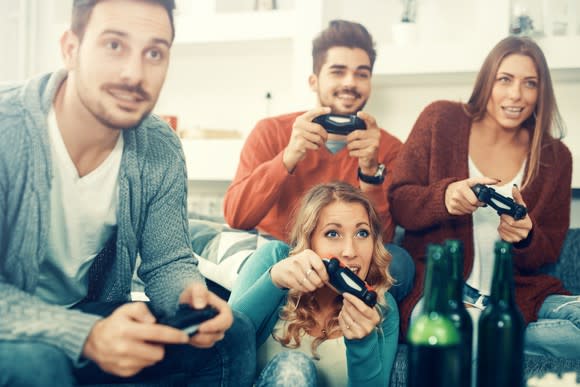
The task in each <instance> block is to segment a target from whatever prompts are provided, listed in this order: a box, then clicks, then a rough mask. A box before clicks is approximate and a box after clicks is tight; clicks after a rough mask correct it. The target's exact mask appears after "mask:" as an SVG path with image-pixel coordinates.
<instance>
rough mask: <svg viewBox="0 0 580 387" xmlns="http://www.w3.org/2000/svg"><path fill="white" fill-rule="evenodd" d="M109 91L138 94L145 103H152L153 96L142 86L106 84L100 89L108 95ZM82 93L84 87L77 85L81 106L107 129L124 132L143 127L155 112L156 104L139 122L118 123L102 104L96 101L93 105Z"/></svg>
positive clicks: (144, 113)
mask: <svg viewBox="0 0 580 387" xmlns="http://www.w3.org/2000/svg"><path fill="white" fill-rule="evenodd" d="M109 89H117V90H123V91H125V92H129V93H136V94H138V95H139V97H140V98H141V99H142V100H143V101H150V100H151V96H150V95H149V93H147V92H146V91H145V90H143V88H142V87H141V85H137V86H130V85H125V84H112V83H107V84H104V85H102V86H100V87H99V90H101V91H104V92H105V93H108V90H109ZM82 91H83V87H82V85H79V84H78V83H77V95H78V97H79V100H80V102H81V104H82V105H83V106H84V107H85V109H87V111H89V113H91V115H92V116H93V117H94V118H95V119H96V120H97V121H98V122H99V123H100V124H102V125H103V126H106V127H107V128H109V129H111V130H124V129H131V128H135V127H138V126H139V125H141V123H142V122H143V120H144V119H145V118H146V117H147V116H148V115H149V114H150V113H151V111H152V110H153V106H154V104H153V105H152V107H151V108H150V109H148V110H146V111H144V112H143V114H142V115H141V117H140V118H139V119H138V120H135V122H130V123H120V122H118V121H116V120H115V119H114V117H112V116H111V115H110V114H109V113H108V112H107V110H106V108H105V107H104V106H103V105H102V104H101V103H100V102H98V101H96V102H95V104H91V103H90V100H89V99H87V98H85V96H84V94H83V92H82ZM120 109H121V110H123V109H122V108H120Z"/></svg>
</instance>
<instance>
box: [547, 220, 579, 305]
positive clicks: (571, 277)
mask: <svg viewBox="0 0 580 387" xmlns="http://www.w3.org/2000/svg"><path fill="white" fill-rule="evenodd" d="M543 271H545V272H546V273H548V274H551V275H553V276H554V277H557V278H559V279H560V280H561V281H562V283H563V284H564V287H565V288H566V289H568V290H569V291H570V292H571V293H572V294H577V295H578V294H580V228H571V229H570V230H568V233H567V234H566V239H565V240H564V245H563V246H562V250H561V252H560V258H559V260H558V262H557V263H555V264H551V265H546V266H545V267H544V268H543Z"/></svg>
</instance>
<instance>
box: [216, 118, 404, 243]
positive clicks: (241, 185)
mask: <svg viewBox="0 0 580 387" xmlns="http://www.w3.org/2000/svg"><path fill="white" fill-rule="evenodd" d="M301 114H303V112H298V113H290V114H285V115H282V116H278V117H272V118H266V119H264V120H261V121H260V122H258V124H257V125H256V127H255V128H254V130H253V131H252V133H250V135H249V136H248V139H247V140H246V143H245V144H244V147H243V149H242V152H241V155H240V163H239V165H238V170H237V172H236V177H235V178H234V180H233V181H232V184H230V186H229V187H228V190H227V192H226V195H225V198H224V217H225V219H226V221H227V222H228V224H229V225H230V226H232V227H234V228H239V229H243V230H248V229H251V228H254V227H256V228H258V229H259V230H261V231H264V232H267V233H269V234H271V235H273V236H274V237H275V238H277V239H279V240H282V241H287V239H288V232H289V229H290V226H291V224H290V222H291V220H292V212H293V210H294V208H295V207H296V206H297V204H298V203H299V201H300V199H301V197H302V195H303V194H304V193H305V192H306V191H308V190H309V189H310V188H311V187H312V186H314V185H316V184H319V183H329V182H332V181H339V180H340V181H345V182H347V183H350V184H351V185H353V186H355V187H360V183H359V181H358V175H357V170H358V159H357V158H353V157H350V156H349V154H348V149H346V147H345V148H343V149H341V150H340V151H339V152H337V153H336V154H332V153H331V152H330V151H329V150H328V149H326V148H324V147H323V148H320V149H319V150H318V151H309V152H307V154H306V157H305V158H304V159H302V160H301V161H300V162H299V163H298V165H297V166H296V168H295V170H294V171H293V173H288V171H287V170H286V167H285V166H284V164H283V162H282V156H283V153H284V149H285V148H286V146H287V145H288V142H289V141H290V135H291V133H292V125H293V124H294V121H295V120H296V117H298V116H299V115H301ZM401 145H402V144H401V141H400V140H399V139H397V138H396V137H394V136H392V135H391V134H389V133H387V132H386V131H384V130H381V139H380V145H379V162H380V163H383V164H384V165H385V167H386V170H387V172H386V173H387V174H386V178H385V181H384V182H383V184H380V185H376V186H372V187H368V188H365V193H366V194H367V195H368V197H369V198H370V199H371V201H372V202H373V204H374V205H375V209H376V210H377V212H378V214H379V216H380V217H381V219H382V220H383V240H384V241H385V242H390V241H391V239H392V237H393V232H394V228H395V226H394V224H393V222H392V220H391V215H390V212H389V202H388V200H387V190H388V187H389V184H390V182H391V171H392V168H393V164H394V162H395V159H396V156H397V153H398V152H399V149H400V148H401Z"/></svg>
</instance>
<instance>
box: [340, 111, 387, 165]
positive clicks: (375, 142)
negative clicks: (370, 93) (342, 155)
mask: <svg viewBox="0 0 580 387" xmlns="http://www.w3.org/2000/svg"><path fill="white" fill-rule="evenodd" d="M357 116H358V117H359V118H360V119H362V120H363V121H364V122H365V125H366V127H367V128H366V129H362V130H355V131H354V132H352V133H350V134H349V135H348V136H346V142H347V149H348V152H349V153H348V154H349V155H350V157H356V158H357V159H358V165H359V167H360V170H361V172H362V173H363V174H364V175H368V176H374V174H375V173H376V172H377V168H378V166H379V164H380V163H379V145H380V142H381V130H380V129H379V127H378V126H377V121H376V120H375V118H374V117H373V116H371V115H370V114H368V113H365V112H362V111H361V112H358V113H357Z"/></svg>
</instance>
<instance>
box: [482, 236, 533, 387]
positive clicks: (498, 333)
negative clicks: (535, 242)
mask: <svg viewBox="0 0 580 387" xmlns="http://www.w3.org/2000/svg"><path fill="white" fill-rule="evenodd" d="M524 329H525V325H524V319H523V317H522V313H521V312H520V310H519V308H518V306H517V305H516V303H515V299H514V279H513V269H512V253H511V244H509V243H507V242H504V241H498V242H496V244H495V263H494V268H493V279H492V284H491V295H490V298H489V304H488V306H487V307H486V308H485V310H484V311H483V312H482V313H481V317H480V318H479V336H478V337H479V339H478V350H477V357H478V367H477V386H478V387H521V386H523V385H524V377H523V359H524Z"/></svg>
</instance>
